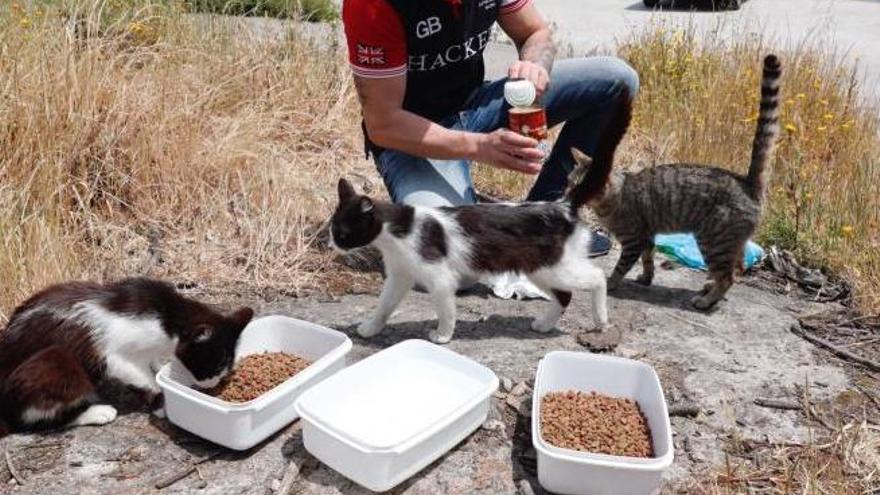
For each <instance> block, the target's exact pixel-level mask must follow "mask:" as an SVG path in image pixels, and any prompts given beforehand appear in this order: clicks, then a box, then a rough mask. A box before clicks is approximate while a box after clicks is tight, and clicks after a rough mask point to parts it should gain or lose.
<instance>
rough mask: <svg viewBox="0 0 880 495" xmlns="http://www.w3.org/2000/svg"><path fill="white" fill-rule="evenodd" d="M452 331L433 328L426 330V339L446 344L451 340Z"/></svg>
mask: <svg viewBox="0 0 880 495" xmlns="http://www.w3.org/2000/svg"><path fill="white" fill-rule="evenodd" d="M452 333H453V332H452V331H444V330H440V329H439V328H435V329H434V330H431V331H430V332H428V339H429V340H430V341H431V342H433V343H435V344H446V343H448V342H449V341H450V340H452Z"/></svg>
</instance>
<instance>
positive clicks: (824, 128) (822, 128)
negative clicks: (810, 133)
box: [817, 125, 828, 132]
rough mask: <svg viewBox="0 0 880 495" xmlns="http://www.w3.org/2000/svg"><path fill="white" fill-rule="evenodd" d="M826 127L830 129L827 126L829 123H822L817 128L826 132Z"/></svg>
mask: <svg viewBox="0 0 880 495" xmlns="http://www.w3.org/2000/svg"><path fill="white" fill-rule="evenodd" d="M826 129H828V126H827V125H820V126H819V127H818V128H817V130H818V131H819V132H825V130H826Z"/></svg>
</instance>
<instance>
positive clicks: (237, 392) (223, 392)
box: [205, 352, 311, 402]
mask: <svg viewBox="0 0 880 495" xmlns="http://www.w3.org/2000/svg"><path fill="white" fill-rule="evenodd" d="M309 364H311V363H309V362H308V361H306V360H305V359H303V358H301V357H299V356H295V355H293V354H287V353H284V352H265V353H263V354H252V355H250V356H247V357H245V358H244V359H242V360H241V361H239V362H238V364H236V365H235V369H234V370H233V371H232V373H230V374H229V375H227V376H226V377H225V378H224V379H223V381H221V382H220V383H219V384H218V385H217V386H216V387H213V388H210V389H208V390H206V391H205V393H207V394H208V395H213V396H214V397H217V398H218V399H223V400H225V401H229V402H247V401H249V400H253V399H256V398H257V397H259V396H261V395H263V394H265V393H266V392H268V391H270V390H272V389H273V388H275V387H277V386H278V385H280V384H281V383H282V382H284V381H285V380H287V379H288V378H290V377H292V376H293V375H295V374H297V373H299V372H300V371H302V370H304V369H306V367H307V366H308V365H309Z"/></svg>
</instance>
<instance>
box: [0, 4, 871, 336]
mask: <svg viewBox="0 0 880 495" xmlns="http://www.w3.org/2000/svg"><path fill="white" fill-rule="evenodd" d="M131 1H137V2H138V5H139V7H138V8H131ZM126 2H128V3H126ZM71 5H75V6H76V7H75V8H74V10H70V9H68V10H67V14H66V16H62V15H60V14H59V11H55V10H45V11H38V10H34V9H24V8H19V7H17V6H16V4H4V5H3V6H0V40H2V41H0V142H2V143H3V146H2V148H0V205H2V208H0V229H2V233H3V235H2V245H0V278H2V280H4V281H5V282H6V283H4V284H3V286H2V287H0V320H2V319H3V318H4V316H5V315H7V314H8V311H9V310H10V309H11V307H12V306H13V305H14V304H15V303H16V302H18V301H20V300H21V299H22V298H23V297H25V296H26V295H27V294H29V293H31V292H32V291H33V290H35V289H37V288H39V287H42V286H44V285H46V284H48V283H50V282H54V281H58V280H63V279H69V278H94V279H102V278H112V277H118V276H122V275H132V274H147V275H152V276H162V277H168V278H172V279H175V280H178V281H188V282H198V283H199V284H201V285H202V287H203V288H205V289H207V290H209V291H210V292H216V291H233V292H235V291H242V292H243V291H254V290H256V291H260V292H262V293H263V294H266V293H271V292H273V291H287V292H299V291H302V290H303V289H308V288H311V287H316V286H320V285H325V284H326V283H329V282H328V279H327V277H329V276H331V275H334V271H333V270H327V267H328V266H330V265H329V257H328V256H326V255H325V254H323V253H321V252H319V251H318V250H314V249H308V248H309V246H311V245H312V243H313V238H314V232H315V231H316V226H317V225H319V224H320V223H321V222H322V221H324V220H325V219H326V217H327V215H328V213H329V211H330V209H331V208H332V203H333V201H334V191H333V187H332V185H333V182H334V181H335V179H336V178H337V177H338V176H339V175H340V173H343V172H354V171H360V173H362V174H363V175H364V176H367V177H371V179H369V181H372V182H373V183H374V184H378V182H379V181H378V179H377V178H375V174H374V173H373V171H372V170H371V168H372V167H371V165H369V164H368V163H367V162H365V161H364V160H362V159H361V155H360V133H359V129H358V120H359V119H358V106H357V103H356V101H355V98H354V94H353V91H352V88H351V85H350V82H349V76H348V72H347V70H346V68H345V63H344V56H343V54H342V51H341V50H340V47H338V46H336V43H335V42H334V41H332V40H331V41H329V42H325V43H324V44H323V46H317V45H315V44H313V43H309V42H308V41H307V40H306V37H304V36H301V35H300V34H298V33H297V32H295V31H288V32H286V33H285V34H284V36H283V37H282V39H261V38H257V37H255V36H254V35H253V33H252V32H250V31H248V30H246V29H244V28H242V26H241V25H239V24H238V23H237V21H236V20H234V19H229V18H209V19H205V18H194V17H191V16H184V15H181V14H180V13H179V12H180V10H179V9H175V8H173V7H169V6H168V5H169V2H165V1H163V2H160V3H158V4H154V3H151V2H150V0H125V1H122V0H116V1H114V2H105V1H101V0H89V1H88V2H73V3H72V4H71ZM70 18H76V19H79V21H78V22H71V21H70ZM292 29H294V28H292ZM333 39H335V38H333ZM767 51H769V50H768V48H767V46H766V43H765V42H763V41H762V40H760V39H756V38H754V37H743V38H742V41H737V42H735V43H729V42H724V41H722V40H720V39H708V40H703V42H702V43H700V44H698V43H697V42H696V39H695V35H694V33H693V32H691V31H689V30H683V31H673V30H668V29H664V28H663V27H662V26H661V27H659V28H658V27H655V28H652V29H649V30H647V31H645V32H643V33H639V34H636V35H634V36H633V38H632V39H631V40H629V41H628V42H625V43H624V44H623V45H622V46H621V53H622V55H623V56H624V57H626V58H627V59H628V60H630V61H631V62H632V63H633V65H635V66H636V67H637V69H638V70H639V72H640V74H641V77H642V91H641V94H640V96H639V100H638V105H637V109H636V116H635V124H634V126H633V130H632V132H631V133H630V136H629V137H628V138H627V140H626V142H625V144H624V147H623V151H622V160H621V163H622V164H623V165H624V166H626V165H631V166H632V165H634V166H644V165H651V164H654V163H662V162H666V161H675V160H687V161H698V162H710V163H717V164H721V165H726V166H731V167H733V168H735V169H737V170H741V171H742V170H744V168H745V164H746V161H747V156H748V153H749V147H750V142H751V136H752V132H753V126H754V117H755V106H756V98H757V95H756V87H757V77H758V71H759V63H760V58H761V56H762V55H763V54H764V53H765V52H767ZM817 53H818V52H817V51H816V50H815V49H812V48H811V47H795V48H794V49H792V50H782V51H781V53H780V54H781V56H782V57H783V60H784V61H785V64H786V73H785V81H784V91H785V94H786V97H785V101H786V102H785V109H784V123H785V125H786V127H787V130H786V131H785V133H784V137H783V139H782V143H781V146H780V150H779V154H778V160H777V163H776V167H775V169H774V177H773V182H772V197H771V200H770V203H769V207H768V212H767V216H766V221H765V222H764V226H763V229H762V232H761V238H762V240H763V241H764V242H765V243H768V244H769V243H775V244H781V245H783V246H785V247H789V248H792V249H795V250H796V251H797V252H798V254H799V255H800V257H801V258H802V259H805V260H807V261H809V262H811V263H814V264H818V265H821V266H825V267H828V268H830V269H833V270H835V271H837V272H839V273H842V274H844V275H845V276H847V277H848V278H850V279H851V280H853V281H854V283H855V284H856V288H857V297H858V300H859V303H860V304H861V305H862V307H863V308H865V309H868V310H876V309H878V307H880V299H878V291H880V254H878V253H880V251H878V250H877V249H876V248H877V247H878V244H880V238H878V228H877V227H878V224H880V218H878V215H880V208H878V206H880V205H878V201H880V200H878V197H880V195H878V194H877V193H878V191H877V188H878V184H880V181H878V178H880V177H878V175H880V165H878V158H877V157H878V149H880V145H878V122H877V117H876V115H872V114H870V113H869V112H868V111H867V110H865V109H863V108H862V107H861V106H860V104H859V101H860V99H859V98H860V97H859V90H858V84H857V80H856V79H855V78H854V77H853V75H852V72H851V71H850V70H848V69H846V68H841V67H846V66H845V65H842V64H840V63H839V62H840V61H839V60H837V59H833V58H828V57H820V56H819V55H818V54H817ZM476 181H477V184H478V187H479V188H480V189H483V190H486V191H488V192H490V193H492V194H495V195H498V196H505V197H522V195H523V194H524V192H525V191H526V189H527V188H528V186H529V184H530V179H529V178H524V177H521V176H516V175H513V174H506V173H503V172H500V171H497V170H494V169H489V168H485V167H482V168H480V169H479V171H478V173H477V174H476ZM337 274H338V273H337ZM333 283H341V280H340V279H335V281H334V282H333Z"/></svg>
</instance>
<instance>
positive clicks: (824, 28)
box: [487, 0, 880, 102]
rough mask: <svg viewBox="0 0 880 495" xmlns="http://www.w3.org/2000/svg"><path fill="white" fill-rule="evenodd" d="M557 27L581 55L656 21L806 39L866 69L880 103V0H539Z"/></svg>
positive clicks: (784, 42) (779, 41)
mask: <svg viewBox="0 0 880 495" xmlns="http://www.w3.org/2000/svg"><path fill="white" fill-rule="evenodd" d="M535 1H536V2H537V5H538V8H539V9H540V10H541V12H543V13H544V15H545V16H546V17H547V18H548V19H549V20H550V21H551V22H553V23H555V24H556V26H557V28H558V31H557V33H558V34H557V39H559V40H560V41H562V42H567V43H570V44H571V45H572V47H573V49H574V52H575V53H587V52H591V51H593V50H597V49H599V50H611V49H613V46H614V44H615V41H616V40H622V39H626V37H627V36H628V35H629V34H630V33H632V32H633V30H638V29H639V28H640V27H644V26H646V25H648V24H650V23H651V22H658V21H659V22H667V23H670V24H679V25H688V24H690V23H692V24H693V26H694V27H695V28H696V29H697V30H698V31H700V32H706V31H708V30H714V29H720V31H721V32H722V33H723V34H724V35H725V36H732V35H733V34H734V33H735V34H736V35H739V36H741V35H743V34H747V33H760V34H763V35H764V36H767V37H769V38H770V39H772V40H773V41H774V45H777V46H794V45H796V44H798V43H801V42H803V41H805V40H807V41H815V42H818V43H820V44H821V46H823V47H827V49H829V50H831V49H834V50H838V51H841V52H846V53H848V54H849V56H850V57H851V59H852V60H856V61H858V64H859V67H860V68H861V69H863V70H864V73H865V78H866V90H867V91H868V92H870V93H872V94H871V96H873V99H874V101H875V102H876V101H878V100H880V98H878V97H880V91H878V87H880V0H749V1H748V2H746V3H745V4H744V5H743V7H742V8H741V9H740V10H739V11H735V12H706V11H702V12H694V11H688V10H674V11H651V10H649V9H647V8H645V7H644V5H643V4H642V2H641V0H535ZM512 53H513V52H512V50H511V49H510V48H509V47H498V46H495V47H494V49H493V50H492V51H491V52H490V55H489V57H487V58H488V59H489V60H488V63H489V67H488V69H489V70H488V72H489V74H491V75H498V74H499V73H504V72H505V69H506V66H507V63H509V58H510V57H512V56H513V55H512Z"/></svg>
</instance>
